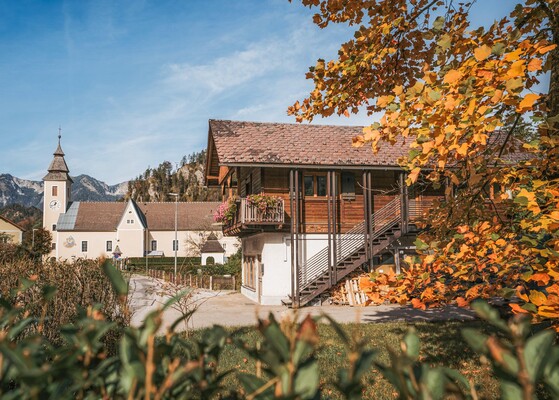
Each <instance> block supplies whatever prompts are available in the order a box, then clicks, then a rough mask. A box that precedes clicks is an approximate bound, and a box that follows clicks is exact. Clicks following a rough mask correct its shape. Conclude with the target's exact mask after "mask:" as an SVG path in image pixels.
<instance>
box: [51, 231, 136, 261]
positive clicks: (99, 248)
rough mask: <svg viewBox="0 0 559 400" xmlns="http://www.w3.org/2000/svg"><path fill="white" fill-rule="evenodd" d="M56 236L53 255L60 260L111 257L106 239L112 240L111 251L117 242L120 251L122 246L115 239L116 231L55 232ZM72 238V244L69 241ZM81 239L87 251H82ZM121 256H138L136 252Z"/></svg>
mask: <svg viewBox="0 0 559 400" xmlns="http://www.w3.org/2000/svg"><path fill="white" fill-rule="evenodd" d="M55 238H56V243H57V245H56V251H55V254H56V255H55V257H56V258H60V259H62V260H69V259H71V258H72V257H76V258H98V257H107V258H112V257H113V253H112V251H109V252H107V251H106V248H107V247H106V246H107V240H111V241H112V242H113V251H114V250H115V248H116V246H117V244H118V245H119V247H120V249H121V251H123V250H122V246H120V243H119V242H118V241H117V240H118V239H117V233H116V232H60V231H57V232H55ZM72 240H73V245H72V246H71V242H72ZM82 241H87V252H85V253H84V252H82V251H81V250H82ZM122 256H123V257H139V255H136V254H123V255H122Z"/></svg>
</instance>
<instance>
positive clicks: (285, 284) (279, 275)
mask: <svg viewBox="0 0 559 400" xmlns="http://www.w3.org/2000/svg"><path fill="white" fill-rule="evenodd" d="M303 239H304V240H301V242H300V244H301V245H300V253H301V262H302V263H303V262H304V261H305V260H307V259H308V258H310V257H312V256H313V255H315V254H316V253H318V252H319V251H320V250H322V249H323V248H324V247H326V245H327V244H328V237H327V235H325V234H309V235H304V236H303ZM290 241H291V238H290V236H289V235H285V234H280V233H262V234H259V235H255V236H250V237H248V238H244V239H243V256H245V255H247V256H257V255H261V256H262V264H264V274H263V275H262V288H261V290H262V292H261V304H264V305H280V304H281V301H282V299H286V298H287V296H288V295H290V294H291V279H292V277H291V243H290ZM243 267H244V266H243ZM243 276H244V274H243ZM243 284H244V282H243ZM256 285H258V278H257V279H256ZM241 293H243V294H244V295H245V296H246V297H248V298H249V299H251V300H253V301H258V287H257V288H256V290H254V291H253V290H251V289H249V288H246V287H243V288H242V289H241Z"/></svg>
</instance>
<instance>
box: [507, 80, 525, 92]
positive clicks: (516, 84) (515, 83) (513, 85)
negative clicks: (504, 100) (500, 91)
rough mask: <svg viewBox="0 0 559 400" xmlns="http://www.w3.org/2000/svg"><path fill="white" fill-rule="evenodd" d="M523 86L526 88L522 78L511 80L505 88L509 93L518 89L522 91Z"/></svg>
mask: <svg viewBox="0 0 559 400" xmlns="http://www.w3.org/2000/svg"><path fill="white" fill-rule="evenodd" d="M523 86H524V82H523V81H522V78H514V79H509V80H507V82H506V83H505V87H506V88H507V90H508V91H509V92H513V91H515V90H516V89H520V88H521V87H523Z"/></svg>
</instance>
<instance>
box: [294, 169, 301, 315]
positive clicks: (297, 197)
mask: <svg viewBox="0 0 559 400" xmlns="http://www.w3.org/2000/svg"><path fill="white" fill-rule="evenodd" d="M299 178H300V176H299V170H295V213H294V215H295V269H296V270H297V272H296V274H295V277H296V279H297V281H296V283H295V293H296V300H297V301H296V304H297V307H299V306H300V305H301V299H300V296H299V288H300V285H301V279H300V277H301V265H300V262H299V260H300V258H301V252H300V249H299V227H300V225H299V224H300V217H301V214H300V213H301V210H300V193H299V192H300V183H299Z"/></svg>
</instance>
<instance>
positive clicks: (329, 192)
mask: <svg viewBox="0 0 559 400" xmlns="http://www.w3.org/2000/svg"><path fill="white" fill-rule="evenodd" d="M326 200H327V202H326V203H327V206H328V207H327V208H328V211H327V212H328V276H329V281H328V282H329V285H328V286H329V287H332V286H333V285H334V282H333V276H332V269H333V268H334V266H333V265H332V171H328V173H327V175H326Z"/></svg>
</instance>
